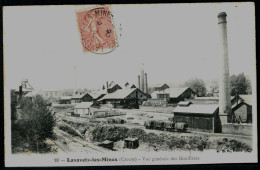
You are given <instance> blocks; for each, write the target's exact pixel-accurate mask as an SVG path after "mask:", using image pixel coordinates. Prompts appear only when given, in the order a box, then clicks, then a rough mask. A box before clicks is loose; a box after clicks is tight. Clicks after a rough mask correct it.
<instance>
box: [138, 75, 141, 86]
mask: <svg viewBox="0 0 260 170" xmlns="http://www.w3.org/2000/svg"><path fill="white" fill-rule="evenodd" d="M140 83H141V82H140V75H138V88H139V89H141V84H140Z"/></svg>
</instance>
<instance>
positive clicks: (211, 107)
mask: <svg viewBox="0 0 260 170" xmlns="http://www.w3.org/2000/svg"><path fill="white" fill-rule="evenodd" d="M173 112H174V121H175V122H176V123H177V122H184V123H187V124H188V127H189V130H191V131H193V130H195V131H203V132H214V133H221V131H222V129H221V128H222V126H221V120H220V117H219V115H218V105H216V104H207V105H203V104H201V105H200V104H192V103H191V102H180V103H179V104H178V106H177V107H176V108H175V109H174V111H173Z"/></svg>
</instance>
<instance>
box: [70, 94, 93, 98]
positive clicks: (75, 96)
mask: <svg viewBox="0 0 260 170" xmlns="http://www.w3.org/2000/svg"><path fill="white" fill-rule="evenodd" d="M86 94H88V95H90V94H89V93H83V94H76V95H74V96H72V97H71V98H72V99H81V98H82V97H84V96H85V95H86ZM90 96H91V95H90ZM91 97H92V96H91Z"/></svg>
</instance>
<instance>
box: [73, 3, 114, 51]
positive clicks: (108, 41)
mask: <svg viewBox="0 0 260 170" xmlns="http://www.w3.org/2000/svg"><path fill="white" fill-rule="evenodd" d="M76 15H77V21H78V27H79V31H80V36H81V43H82V46H83V51H84V52H92V53H97V54H106V53H109V52H111V51H113V50H114V49H115V48H116V47H117V46H118V42H117V38H116V33H115V30H114V25H113V15H112V14H111V11H110V7H109V6H102V7H97V8H94V9H89V10H84V11H79V12H76Z"/></svg>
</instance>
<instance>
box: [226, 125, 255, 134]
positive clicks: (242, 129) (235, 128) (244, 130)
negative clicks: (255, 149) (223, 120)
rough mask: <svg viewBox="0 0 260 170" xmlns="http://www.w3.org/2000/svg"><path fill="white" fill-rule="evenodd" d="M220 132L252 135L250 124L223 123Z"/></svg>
mask: <svg viewBox="0 0 260 170" xmlns="http://www.w3.org/2000/svg"><path fill="white" fill-rule="evenodd" d="M222 133H227V134H236V135H247V136H252V124H233V123H227V124H223V125H222Z"/></svg>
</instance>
